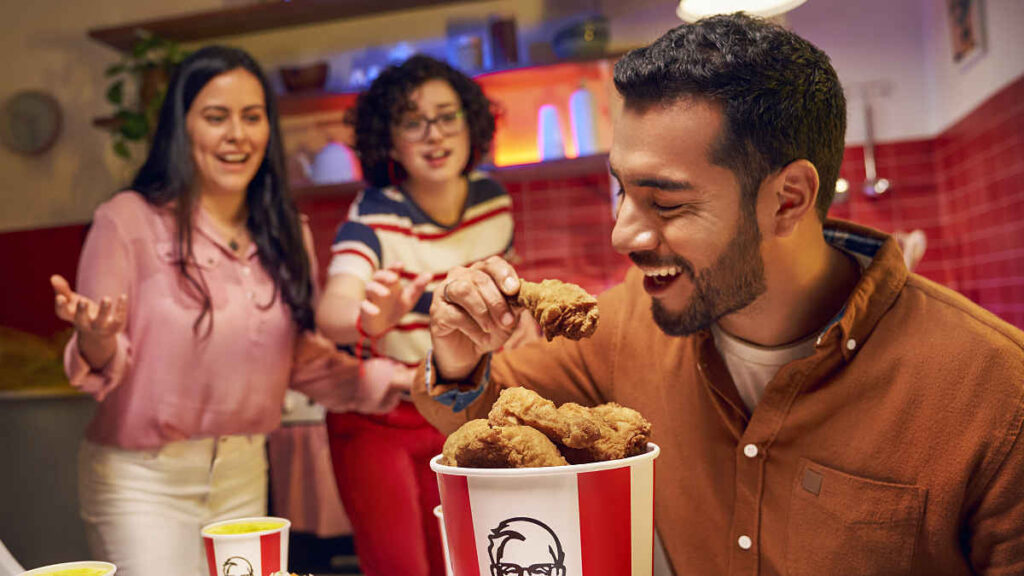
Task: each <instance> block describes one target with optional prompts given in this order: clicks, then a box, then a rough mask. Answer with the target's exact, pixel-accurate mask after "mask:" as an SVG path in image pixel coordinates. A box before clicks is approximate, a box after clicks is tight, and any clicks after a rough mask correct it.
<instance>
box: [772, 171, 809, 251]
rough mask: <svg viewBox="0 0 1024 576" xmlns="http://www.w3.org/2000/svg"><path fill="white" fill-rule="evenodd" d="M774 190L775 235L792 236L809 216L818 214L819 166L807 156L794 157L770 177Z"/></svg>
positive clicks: (773, 219)
mask: <svg viewBox="0 0 1024 576" xmlns="http://www.w3.org/2000/svg"><path fill="white" fill-rule="evenodd" d="M769 182H770V183H771V186H772V188H773V189H772V190H770V193H771V194H773V196H772V198H771V202H772V211H773V213H772V223H773V226H774V230H775V235H776V236H780V237H785V236H789V235H790V234H792V233H793V231H795V230H796V227H797V225H798V224H799V223H800V222H801V221H802V220H803V219H804V218H807V217H811V218H817V217H818V215H817V213H816V212H815V210H814V205H815V203H816V202H817V200H818V170H817V169H816V168H815V167H814V164H811V163H810V162H808V161H807V160H794V161H792V162H790V163H789V164H787V165H786V166H785V167H784V168H782V170H779V172H778V173H777V174H776V175H775V176H773V177H770V178H769Z"/></svg>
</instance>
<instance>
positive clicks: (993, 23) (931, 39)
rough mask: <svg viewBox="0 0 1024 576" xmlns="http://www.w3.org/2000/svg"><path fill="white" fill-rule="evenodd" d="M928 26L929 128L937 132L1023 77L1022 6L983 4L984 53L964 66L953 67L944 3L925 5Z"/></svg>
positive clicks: (992, 0)
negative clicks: (929, 75) (929, 74)
mask: <svg viewBox="0 0 1024 576" xmlns="http://www.w3.org/2000/svg"><path fill="white" fill-rule="evenodd" d="M922 4H923V12H924V15H923V20H924V21H925V22H926V34H925V38H924V40H925V58H926V67H927V68H928V69H929V70H930V71H931V72H932V77H931V78H930V79H929V80H930V83H929V87H928V93H929V95H930V97H931V98H930V101H929V108H930V117H929V126H930V128H931V131H932V132H934V133H939V132H942V131H943V130H945V129H946V128H949V127H950V126H951V125H952V124H954V123H956V122H957V121H958V120H960V119H961V118H963V117H964V116H966V115H967V114H968V113H970V112H971V111H972V110H974V109H975V108H977V107H978V105H980V104H981V103H982V102H984V101H985V100H986V99H987V98H988V97H989V96H991V95H992V94H994V93H996V92H998V91H999V90H1000V89H1001V88H1003V87H1004V86H1006V85H1007V84H1009V83H1011V82H1013V81H1014V80H1016V79H1017V78H1018V77H1020V75H1021V74H1024V1H1022V0H985V2H984V3H983V4H982V9H983V11H982V19H983V22H984V28H985V36H986V38H985V43H986V45H987V46H986V50H985V52H984V53H982V55H981V57H980V58H978V59H977V60H974V61H972V62H969V63H968V64H967V65H965V66H960V65H957V64H956V63H954V62H953V56H952V48H951V44H952V41H951V35H950V31H949V17H948V15H947V13H946V10H945V9H944V5H945V3H944V2H943V1H942V0H922Z"/></svg>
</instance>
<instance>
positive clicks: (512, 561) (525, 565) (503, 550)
mask: <svg viewBox="0 0 1024 576" xmlns="http://www.w3.org/2000/svg"><path fill="white" fill-rule="evenodd" d="M487 539H488V540H489V541H490V544H489V545H488V546H487V555H488V556H490V559H491V576H565V552H563V551H562V543H561V542H559V541H558V536H556V535H555V533H554V532H552V530H551V528H548V527H547V525H545V524H544V523H543V522H540V521H537V520H534V519H533V518H509V519H508V520H503V521H502V522H501V523H500V524H498V527H497V528H495V529H493V530H491V533H490V535H488V536H487Z"/></svg>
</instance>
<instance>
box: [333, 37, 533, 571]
mask: <svg viewBox="0 0 1024 576" xmlns="http://www.w3.org/2000/svg"><path fill="white" fill-rule="evenodd" d="M355 116H356V120H355V121H356V150H357V152H358V155H359V159H360V162H361V163H362V168H363V174H364V177H365V179H366V181H367V183H368V187H367V188H366V189H365V190H363V191H362V193H361V194H360V195H359V197H358V198H357V199H356V201H355V203H354V204H353V205H352V208H351V209H350V211H349V217H348V220H347V221H346V222H344V223H343V224H342V225H341V227H340V229H339V231H338V234H337V237H336V239H335V242H334V245H333V247H332V254H333V257H332V260H331V264H330V268H329V271H328V275H329V279H328V281H327V286H326V287H325V289H324V296H323V299H322V300H321V302H320V305H319V306H318V308H317V324H318V325H319V326H320V328H321V329H322V330H323V332H324V334H326V335H327V336H328V337H329V338H331V339H333V340H334V341H335V342H337V343H338V344H340V345H347V346H350V347H352V348H353V349H354V352H355V354H356V355H357V356H359V357H360V358H380V357H384V358H389V359H391V360H392V361H393V362H394V363H395V370H396V372H397V373H398V374H404V375H405V377H406V378H407V379H408V382H409V384H410V386H411V383H412V376H413V373H414V367H415V366H416V365H417V364H418V363H419V362H421V361H422V360H423V359H424V358H425V357H426V353H427V347H428V346H429V344H430V333H429V330H428V323H427V322H428V316H427V314H428V310H429V309H430V303H431V300H432V298H433V296H434V290H433V288H434V286H436V285H437V284H438V283H439V282H440V281H442V280H443V279H444V278H445V276H446V275H447V273H448V271H449V270H451V269H452V268H456V267H459V266H468V265H470V264H471V263H473V262H477V261H480V260H484V259H486V258H488V257H491V256H495V255H501V256H505V257H510V256H511V255H512V233H513V222H512V203H511V199H510V198H509V196H508V194H507V193H506V192H505V190H504V189H503V188H502V187H501V186H500V185H499V184H498V183H497V182H495V181H493V180H491V179H488V178H486V177H484V176H483V175H481V174H480V173H478V172H475V171H474V168H475V167H476V166H477V165H478V163H479V162H480V160H481V159H482V158H483V157H485V156H486V155H487V153H488V152H489V150H490V147H491V141H492V139H493V136H494V128H495V123H494V116H493V114H492V112H491V103H490V101H488V99H487V98H486V97H485V96H484V94H483V91H482V90H481V89H480V87H479V86H478V85H477V84H476V83H475V82H473V80H471V79H470V78H468V77H467V76H466V75H464V74H462V73H461V72H459V71H457V70H455V69H454V68H452V67H451V66H449V65H448V64H446V63H444V62H441V61H438V60H435V59H433V58H430V57H428V56H422V55H418V56H413V57H412V58H409V59H408V60H406V61H405V62H404V63H402V64H400V65H395V66H391V67H389V68H387V69H386V70H384V71H383V72H382V73H381V74H380V76H378V77H377V79H376V80H375V81H374V82H373V84H372V85H371V86H370V87H369V88H368V89H367V90H366V91H365V92H364V93H363V94H360V96H359V99H358V101H357V103H356V114H355ZM507 323H508V324H513V323H515V319H514V318H511V317H510V318H508V319H507ZM535 327H536V325H535V324H534V325H533V327H531V328H527V331H526V332H525V333H526V334H536V331H535ZM400 379H401V377H396V378H394V380H396V381H397V380H400ZM327 427H328V432H329V435H330V442H331V455H332V458H333V463H334V470H335V479H336V481H337V483H338V491H339V493H340V495H341V499H342V503H343V504H344V506H345V510H346V512H347V513H348V514H349V517H350V519H351V521H352V527H353V531H354V535H355V544H356V551H357V553H358V555H359V559H360V563H361V565H362V569H363V572H364V573H365V574H366V575H367V576H392V575H395V574H402V575H403V576H427V575H442V574H444V573H445V572H444V564H443V556H442V553H441V539H440V534H439V530H438V525H437V520H436V518H435V517H434V516H433V509H434V507H435V506H437V505H438V504H439V503H440V500H439V497H438V492H437V480H436V478H435V477H434V473H433V472H432V471H431V470H430V466H429V460H430V458H431V457H432V456H434V455H435V454H438V453H440V452H441V448H442V446H443V444H444V436H443V435H441V434H440V433H439V432H438V431H437V430H436V429H435V428H434V427H433V426H431V425H430V424H429V423H428V422H427V421H426V420H425V419H424V418H423V417H422V416H420V414H419V412H417V410H416V408H415V407H414V406H413V404H412V402H410V401H408V397H405V398H400V399H399V398H396V399H395V401H394V404H393V409H392V410H390V411H388V412H387V413H385V414H367V413H359V412H355V411H352V412H344V413H342V412H332V413H330V414H328V416H327ZM396 541H398V542H401V543H402V546H400V547H396V546H395V545H394V543H395V542H396Z"/></svg>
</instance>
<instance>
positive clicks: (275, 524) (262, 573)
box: [202, 516, 291, 576]
mask: <svg viewBox="0 0 1024 576" xmlns="http://www.w3.org/2000/svg"><path fill="white" fill-rule="evenodd" d="M290 527H291V522H289V521H288V520H286V519H284V518H274V517H272V516H262V517H259V518H238V519H235V520H224V521H223V522H215V523H213V524H209V525H207V526H204V527H203V529H202V535H203V544H204V545H205V546H206V563H207V567H208V569H209V575H210V576H243V575H244V576H248V575H250V574H251V575H253V576H270V575H271V574H273V573H275V572H280V571H286V570H287V569H288V529H289V528H290Z"/></svg>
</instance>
